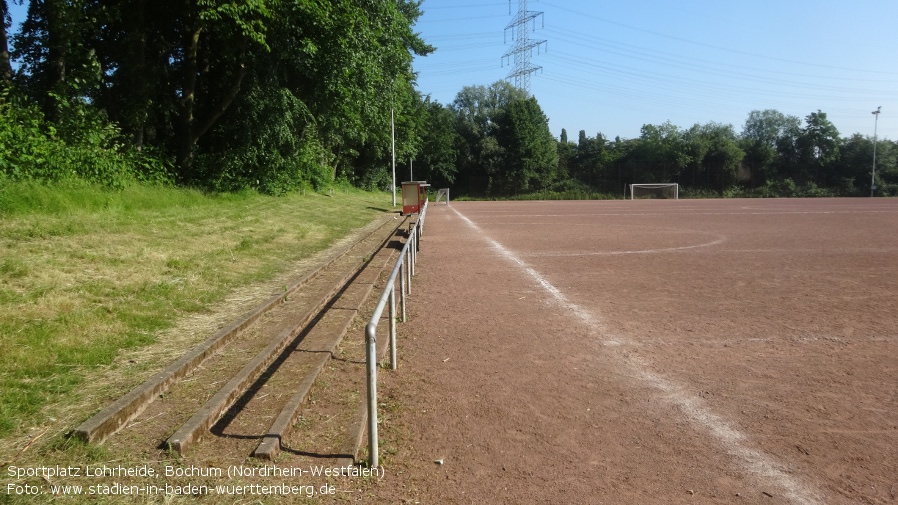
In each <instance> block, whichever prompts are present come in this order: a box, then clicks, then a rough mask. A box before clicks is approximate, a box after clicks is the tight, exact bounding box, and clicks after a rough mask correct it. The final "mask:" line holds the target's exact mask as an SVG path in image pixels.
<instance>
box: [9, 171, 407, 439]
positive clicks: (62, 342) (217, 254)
mask: <svg viewBox="0 0 898 505" xmlns="http://www.w3.org/2000/svg"><path fill="white" fill-rule="evenodd" d="M389 207H390V202H389V195H386V196H385V195H384V194H372V193H364V192H359V191H352V190H348V191H338V192H336V193H334V194H333V195H330V196H328V195H320V194H307V195H290V196H285V197H266V196H261V195H258V194H255V193H243V194H226V195H209V194H204V193H202V192H199V191H191V190H184V189H171V188H163V187H154V186H131V187H128V188H126V189H124V190H121V191H109V190H104V189H101V188H97V187H94V186H89V185H83V184H66V185H55V186H48V185H40V184H31V183H11V182H7V181H3V180H0V349H2V352H0V438H3V437H11V436H16V435H17V434H18V435H21V434H22V433H25V432H27V430H28V428H29V427H32V426H35V425H39V424H40V423H41V412H42V410H43V409H45V407H47V406H48V405H52V404H58V403H59V402H67V401H75V399H77V396H78V394H79V385H80V384H82V383H83V381H85V380H86V379H87V378H90V377H91V374H92V372H93V371H94V370H97V369H100V368H102V367H104V366H108V365H109V364H110V363H112V362H113V361H114V360H115V359H116V357H117V356H119V355H120V353H121V352H122V351H123V350H130V349H137V348H141V347H143V346H147V345H150V344H153V343H154V342H156V341H157V340H158V338H159V333H160V332H161V331H163V330H165V329H167V328H171V327H172V326H173V325H174V324H175V323H176V322H177V321H178V320H179V319H181V318H184V317H185V316H188V315H190V314H195V313H198V312H203V311H206V310H208V309H209V308H210V307H211V306H212V305H213V304H215V303H217V302H220V301H222V300H223V299H224V298H225V296H226V295H228V294H229V293H231V292H233V291H234V290H235V289H236V288H238V287H240V286H246V285H250V284H252V283H255V282H259V281H263V280H266V279H270V278H272V277H273V276H274V275H275V274H277V273H278V272H280V271H283V270H285V269H286V268H287V267H288V266H289V265H290V264H291V263H293V262H295V261H297V260H298V259H301V258H304V257H308V256H310V255H312V254H314V253H316V252H319V251H321V250H323V249H325V248H327V247H328V246H330V245H332V244H333V243H334V241H336V240H337V239H339V238H341V237H343V236H345V235H346V234H347V233H349V232H351V231H352V230H354V229H357V228H359V227H362V226H364V225H366V224H368V223H369V222H371V220H372V219H374V218H375V217H376V216H377V215H378V214H382V213H383V212H384V211H385V210H387V209H389ZM206 336H208V335H205V336H204V337H206Z"/></svg>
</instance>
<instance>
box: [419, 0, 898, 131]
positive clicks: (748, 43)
mask: <svg viewBox="0 0 898 505" xmlns="http://www.w3.org/2000/svg"><path fill="white" fill-rule="evenodd" d="M509 6H510V8H509ZM421 7H422V9H423V10H424V15H423V16H422V17H421V18H420V19H419V22H418V24H417V26H416V31H418V32H420V33H421V35H422V36H423V37H424V39H425V40H427V41H428V42H429V43H431V44H433V45H434V46H436V47H437V51H436V52H435V53H433V54H431V55H430V56H427V57H425V58H416V60H415V70H416V71H417V72H418V73H419V76H418V87H419V89H420V90H421V92H422V93H424V94H429V95H431V97H432V98H433V99H435V100H438V101H439V102H440V103H443V104H449V103H451V102H452V100H453V99H454V98H455V95H456V94H457V93H458V91H459V90H460V89H461V88H462V87H464V86H468V85H475V84H484V85H488V84H491V83H493V82H495V81H497V80H500V79H504V78H505V77H506V76H507V75H508V73H509V71H510V70H511V66H510V65H509V64H508V63H507V62H506V64H505V66H504V67H503V66H502V55H503V54H504V53H505V52H506V51H507V50H508V49H509V48H510V47H511V37H510V35H511V34H510V33H508V34H507V35H508V36H507V37H506V39H505V40H504V41H503V34H504V32H505V27H506V25H508V23H509V21H511V19H512V16H513V14H514V13H516V12H517V10H518V0H512V2H511V3H510V4H509V2H508V1H507V0H505V1H503V0H424V2H423V4H422V6H421ZM527 9H528V10H529V11H539V12H542V13H543V16H542V17H540V18H538V19H537V20H536V30H535V31H533V25H532V24H531V25H530V28H531V34H530V38H531V39H534V40H546V41H547V44H546V46H544V47H545V48H546V49H547V51H541V52H540V54H537V53H536V52H534V54H533V57H532V60H531V62H532V64H534V65H539V66H542V67H543V70H542V71H541V72H537V73H536V74H533V75H532V77H531V92H532V93H533V95H534V96H535V97H536V98H537V100H538V101H539V103H540V105H541V106H542V108H543V111H544V112H545V113H546V115H547V116H548V117H549V126H550V129H551V131H552V133H553V134H554V135H555V136H556V137H557V136H558V135H559V134H560V133H561V129H562V128H566V129H567V132H568V136H569V137H570V138H571V139H572V140H576V138H577V133H578V132H579V131H580V130H586V132H587V134H588V135H589V136H590V137H592V136H595V134H596V133H598V132H602V133H603V134H605V136H606V137H609V138H612V139H613V138H614V137H615V136H618V135H619V136H621V137H622V138H634V137H638V136H639V131H640V128H641V127H642V125H643V124H660V123H663V122H665V121H668V120H669V121H670V122H672V123H673V124H675V125H676V126H679V127H681V128H688V127H690V126H692V125H693V124H695V123H702V124H703V123H707V122H710V121H714V122H719V123H726V124H732V125H733V126H734V127H735V130H736V133H737V134H738V133H740V132H741V131H742V126H743V124H744V123H745V119H746V118H747V117H748V114H749V112H751V111H752V110H755V109H757V110H763V109H776V110H779V111H780V112H782V113H784V114H789V115H794V116H798V117H799V118H801V119H802V120H803V119H804V117H805V116H807V115H808V114H810V113H811V112H815V111H817V110H818V109H819V110H822V111H823V112H825V113H826V114H827V117H828V118H829V120H830V121H832V122H833V124H835V126H836V128H838V130H839V133H840V134H841V135H842V136H843V137H847V136H849V135H851V134H853V133H861V134H862V135H866V136H871V137H872V136H873V129H874V116H873V115H872V114H871V112H872V111H874V110H876V107H877V106H882V114H881V115H880V116H879V124H878V133H879V137H880V138H889V139H892V140H896V139H898V65H896V63H898V37H896V36H895V35H894V24H895V22H896V21H898V1H895V0H856V1H854V2H848V1H845V0H840V1H836V0H751V1H745V0H743V1H740V2H734V1H729V0H723V1H722V0H680V1H677V2H673V1H657V0H655V1H652V0H626V1H601V0H567V1H564V0H529V1H528V5H527ZM509 10H511V14H510V13H509Z"/></svg>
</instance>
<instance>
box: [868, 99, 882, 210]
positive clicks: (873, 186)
mask: <svg viewBox="0 0 898 505" xmlns="http://www.w3.org/2000/svg"><path fill="white" fill-rule="evenodd" d="M881 111H882V105H880V106H879V107H877V108H876V110H875V111H873V112H871V114H873V115H874V116H876V119H874V120H873V171H872V172H871V173H870V197H871V198H872V197H873V195H874V194H875V193H876V128H877V127H878V126H879V113H880V112H881Z"/></svg>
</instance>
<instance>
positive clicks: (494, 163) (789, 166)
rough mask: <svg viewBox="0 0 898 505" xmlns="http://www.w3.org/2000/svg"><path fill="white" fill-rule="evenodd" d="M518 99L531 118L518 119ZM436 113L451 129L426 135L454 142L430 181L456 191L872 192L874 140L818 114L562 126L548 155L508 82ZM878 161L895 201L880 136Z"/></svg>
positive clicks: (891, 150) (897, 181)
mask: <svg viewBox="0 0 898 505" xmlns="http://www.w3.org/2000/svg"><path fill="white" fill-rule="evenodd" d="M524 103H528V104H530V105H529V106H530V107H531V108H532V113H531V114H529V115H521V113H520V111H521V108H522V107H523V105H522V104H524ZM437 107H442V106H438V105H437ZM440 113H441V114H443V115H444V116H445V117H446V118H448V117H449V116H452V115H454V127H452V128H450V123H449V121H448V119H446V120H444V123H443V126H442V127H440V128H433V129H431V131H430V132H429V133H428V135H430V136H431V137H433V136H438V137H439V138H441V139H443V140H442V144H443V145H444V146H446V145H450V144H452V143H454V145H455V146H456V149H455V151H454V152H453V151H451V150H450V149H444V150H443V151H441V152H442V153H443V156H444V158H443V162H442V163H443V166H445V167H451V166H452V165H453V163H452V159H454V167H455V171H454V173H453V172H452V170H451V168H442V169H441V171H440V176H439V177H435V179H437V180H439V181H440V182H441V183H444V184H448V183H450V182H453V181H452V177H447V175H449V176H454V178H455V180H454V182H453V184H452V185H453V186H454V187H455V189H456V192H461V193H468V194H472V195H477V196H514V195H520V194H522V193H539V194H542V195H546V196H551V195H548V193H555V194H556V196H560V197H571V198H588V197H596V196H612V197H613V196H622V195H623V194H624V193H625V188H626V186H627V185H628V184H631V183H651V182H676V183H679V184H680V186H681V192H683V193H685V194H686V195H692V196H862V195H869V194H870V183H871V180H870V176H871V169H872V165H873V139H872V138H869V137H865V136H863V135H860V134H854V135H852V136H850V137H841V136H840V134H839V131H838V130H837V129H836V127H835V125H833V124H832V123H831V122H830V121H829V120H828V119H827V116H826V113H824V112H822V111H819V110H818V111H816V112H812V113H810V114H808V115H807V116H806V117H805V118H804V120H803V121H802V120H801V119H799V118H798V117H795V116H787V115H784V114H782V113H780V112H778V111H776V110H763V111H757V110H756V111H752V112H751V113H750V114H749V115H748V118H747V119H746V121H745V124H744V125H743V128H742V131H741V132H740V133H737V132H736V131H735V128H734V127H733V126H732V125H728V124H720V123H714V122H711V123H707V124H695V125H693V126H691V127H690V128H686V129H684V128H680V127H678V126H676V125H674V124H671V123H670V122H667V123H664V124H660V125H651V124H647V125H644V126H643V127H642V130H641V132H640V135H639V137H637V138H634V139H621V138H620V137H617V138H615V139H614V140H610V139H608V138H606V137H605V136H604V135H602V134H601V133H598V134H597V135H596V136H595V137H590V136H588V135H587V133H586V132H585V131H582V130H581V131H580V132H579V135H578V137H577V140H576V141H573V140H572V139H570V138H569V137H568V133H567V131H566V130H562V131H561V136H560V138H559V139H558V140H557V141H554V143H555V151H556V155H555V156H551V155H549V154H548V153H546V152H545V151H544V150H540V146H545V145H546V144H545V143H544V142H545V138H546V136H547V135H548V129H547V126H546V120H545V116H544V115H543V114H542V112H541V111H539V105H538V104H537V103H536V100H535V99H533V98H532V97H527V96H526V95H524V94H523V93H522V92H521V91H520V90H517V89H515V88H513V87H511V86H510V85H508V84H507V83H502V82H500V83H496V84H493V85H492V86H490V87H483V86H473V87H469V88H465V89H463V90H462V91H461V92H459V94H458V95H457V97H456V99H455V101H454V102H453V103H452V104H451V105H449V106H446V107H442V109H441V112H440ZM509 121H510V122H509ZM525 124H526V125H527V126H526V127H525V126H523V125H525ZM537 129H538V130H539V133H538V134H537V133H535V132H536V131H537ZM525 131H526V132H528V133H527V134H523V132H525ZM525 145H526V147H523V146H525ZM537 153H540V154H537ZM876 164H877V169H876V185H877V193H878V194H883V195H898V144H896V143H895V142H893V141H889V140H883V139H879V140H878V141H877V144H876Z"/></svg>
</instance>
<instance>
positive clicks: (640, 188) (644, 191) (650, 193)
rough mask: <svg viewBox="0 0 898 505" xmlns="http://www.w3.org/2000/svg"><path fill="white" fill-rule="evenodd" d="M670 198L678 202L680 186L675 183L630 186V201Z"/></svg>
mask: <svg viewBox="0 0 898 505" xmlns="http://www.w3.org/2000/svg"><path fill="white" fill-rule="evenodd" d="M637 198H671V199H674V200H679V198H680V185H679V184H677V183H673V182H671V183H660V184H630V199H631V200H635V199H637Z"/></svg>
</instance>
